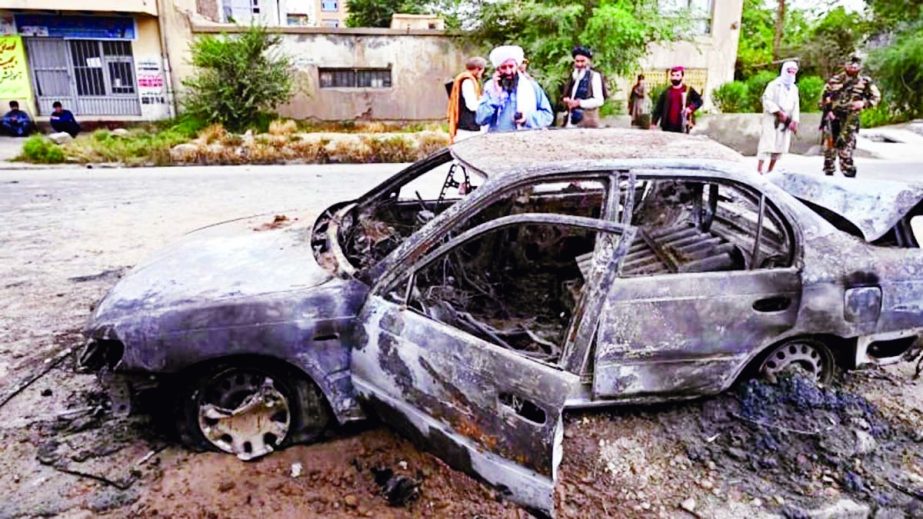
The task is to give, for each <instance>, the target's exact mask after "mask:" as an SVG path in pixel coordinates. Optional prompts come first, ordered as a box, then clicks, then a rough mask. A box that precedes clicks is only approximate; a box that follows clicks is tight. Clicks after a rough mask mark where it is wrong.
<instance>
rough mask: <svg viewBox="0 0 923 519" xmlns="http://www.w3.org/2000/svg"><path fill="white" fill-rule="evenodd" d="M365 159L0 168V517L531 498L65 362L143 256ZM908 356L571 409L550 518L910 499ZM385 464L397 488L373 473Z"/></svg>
mask: <svg viewBox="0 0 923 519" xmlns="http://www.w3.org/2000/svg"><path fill="white" fill-rule="evenodd" d="M376 168H377V167H366V168H363V167H353V168H338V167H321V168H264V169H260V168H257V170H256V171H254V170H245V169H236V168H235V169H232V168H222V169H212V170H209V171H206V172H203V171H196V170H195V168H188V169H187V170H183V171H161V170H151V171H138V170H136V171H133V172H132V173H131V175H130V176H129V175H126V174H125V173H124V172H102V173H97V172H86V171H81V170H71V171H70V172H57V173H54V172H42V173H36V172H21V173H18V174H13V173H0V215H2V218H0V221H2V222H3V226H2V229H0V243H2V244H3V247H2V248H0V307H2V308H3V311H2V313H0V453H2V454H0V496H3V497H2V498H0V517H33V516H42V517H44V516H57V517H65V518H78V517H80V518H82V517H97V516H104V517H128V516H131V517H176V518H180V517H195V518H198V517H215V518H219V517H221V518H223V517H259V516H266V515H269V514H273V515H276V516H281V517H315V516H316V517H361V516H367V517H510V518H519V517H528V515H527V514H526V513H525V512H523V511H522V510H520V509H518V508H517V507H515V506H513V505H510V504H508V503H504V502H503V501H502V499H501V498H500V496H499V495H498V494H497V493H496V492H495V491H493V490H491V489H490V488H488V487H486V486H484V485H481V484H480V483H478V482H476V481H474V480H472V479H471V478H468V477H467V476H465V475H463V474H460V473H458V472H455V471H453V470H451V469H449V468H448V467H447V466H445V465H444V464H443V463H442V462H441V461H439V460H438V459H437V458H435V457H433V456H431V455H428V454H426V453H423V452H421V451H420V450H418V449H416V448H415V447H414V446H413V445H412V444H410V443H409V442H408V441H406V440H404V439H402V438H401V437H399V436H397V435H395V434H394V433H392V432H391V431H390V430H389V429H388V428H387V427H386V426H384V425H381V424H378V423H375V422H370V423H367V424H364V425H361V426H357V427H351V428H349V429H346V430H342V429H340V430H335V431H332V432H331V434H330V437H329V438H327V439H325V441H323V442H321V443H318V444H314V445H304V446H295V447H292V448H289V449H286V450H285V451H282V452H278V453H275V454H273V455H271V456H268V457H266V458H263V459H261V460H258V461H255V462H250V463H244V462H241V461H238V460H237V459H236V458H234V457H231V456H227V455H221V454H216V453H195V452H190V451H187V450H185V449H183V448H182V447H179V446H178V445H176V443H175V442H174V440H173V439H172V437H171V436H170V435H169V434H168V433H167V432H166V429H167V428H168V424H166V423H164V422H163V421H161V420H155V419H153V418H151V417H149V416H137V417H131V418H128V419H116V418H113V417H112V416H111V414H110V413H109V412H108V410H107V402H106V399H105V397H104V396H103V395H102V394H101V393H100V391H99V386H98V384H97V383H96V381H95V379H94V377H93V376H91V375H83V374H77V373H75V372H74V371H73V369H72V366H73V356H72V355H69V354H68V353H67V352H68V351H69V349H70V348H74V347H76V346H78V345H79V344H80V340H81V339H80V336H79V333H78V332H79V329H80V327H81V326H82V324H83V323H84V322H85V320H86V318H87V317H88V315H89V311H90V308H91V306H92V305H93V304H94V303H95V302H96V301H97V300H98V299H99V298H100V297H101V296H102V295H103V294H104V293H105V291H106V290H107V289H108V288H109V287H111V286H112V285H113V284H114V283H115V282H116V281H117V280H118V278H119V276H120V275H122V274H123V273H124V272H125V271H126V269H128V268H129V267H130V266H131V265H133V264H135V263H136V262H138V261H140V260H141V259H142V258H143V257H144V256H145V255H146V254H148V253H150V252H152V251H153V250H155V249H156V248H158V247H160V246H162V245H163V244H164V243H166V242H167V241H170V240H171V239H175V238H176V237H178V236H179V235H181V234H182V233H184V232H187V231H189V230H191V229H194V228H197V227H199V226H201V225H205V224H208V223H213V222H215V221H220V220H224V219H228V218H233V217H238V216H246V215H250V214H256V213H262V212H268V213H269V216H268V217H267V218H268V220H267V221H271V219H272V213H276V214H278V213H280V212H282V210H285V209H288V208H296V207H304V205H305V204H304V199H305V194H306V193H307V194H309V196H308V197H309V198H310V199H311V201H312V205H311V207H307V209H309V210H313V209H317V208H318V207H321V208H322V207H325V206H326V205H327V204H328V203H330V202H332V201H333V200H341V199H345V198H348V197H349V196H351V195H353V194H355V192H356V191H357V190H358V191H362V190H365V189H367V187H368V186H370V185H371V184H372V183H374V182H377V181H379V180H381V179H383V178H384V177H385V176H387V175H388V174H389V173H390V172H391V171H393V170H394V167H393V166H389V167H383V168H377V169H376ZM257 173H258V174H257ZM320 185H323V186H325V187H324V189H325V191H324V195H323V196H321V195H319V194H317V193H319V191H318V189H319V187H318V186H320ZM913 375H914V366H913V365H911V364H906V363H905V364H902V365H898V366H892V367H888V368H884V369H873V370H865V371H860V372H853V373H849V374H846V375H844V376H842V377H840V378H839V379H838V380H837V382H836V383H835V384H834V385H833V386H832V387H829V388H818V387H816V386H814V385H812V384H810V383H807V382H806V381H804V380H803V379H800V378H797V377H793V378H786V379H784V380H782V381H780V383H778V384H777V385H770V384H767V383H764V382H749V383H746V384H742V385H740V386H739V387H737V388H735V389H733V390H732V391H729V392H728V393H726V394H724V395H721V396H719V397H716V398H710V399H703V400H699V401H695V402H689V403H682V404H672V405H662V406H644V407H625V408H619V409H614V410H608V411H593V412H590V411H586V412H579V413H571V414H570V415H568V416H567V417H566V429H565V440H564V450H565V456H564V461H563V463H562V466H561V468H560V471H559V476H560V482H559V484H558V488H557V497H558V510H559V515H560V516H563V517H652V516H653V517H720V518H736V517H776V516H784V517H791V518H801V517H875V518H899V517H923V381H921V380H919V379H914V378H913ZM30 381H34V382H32V383H31V384H30V385H28V386H27V387H25V388H24V389H23V388H22V387H23V383H25V382H30ZM299 467H300V468H299ZM388 476H391V479H392V480H393V479H394V477H401V478H403V481H405V482H407V486H406V487H402V488H398V489H396V490H394V491H393V492H391V493H390V494H389V493H387V492H385V491H384V490H383V485H382V484H383V483H385V480H388V479H389V477H388ZM413 485H419V486H418V488H417V491H416V493H417V497H416V498H415V499H413V495H414V492H413V491H412V490H413V489H412V486H413ZM388 496H390V497H391V498H393V499H396V500H397V501H401V500H403V499H407V502H406V503H404V504H401V505H399V506H392V505H391V504H390V503H389V501H388V499H387V498H388Z"/></svg>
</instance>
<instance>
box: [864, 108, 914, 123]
mask: <svg viewBox="0 0 923 519" xmlns="http://www.w3.org/2000/svg"><path fill="white" fill-rule="evenodd" d="M907 120H909V117H907V115H906V114H903V113H900V112H894V111H892V110H891V108H890V107H889V106H888V105H887V104H886V103H880V104H879V105H878V106H875V107H873V108H868V109H865V110H862V112H861V113H860V114H859V124H860V125H861V126H862V127H863V128H874V127H876V126H884V125H886V124H897V123H902V122H905V121H907Z"/></svg>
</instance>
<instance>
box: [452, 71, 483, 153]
mask: <svg viewBox="0 0 923 519" xmlns="http://www.w3.org/2000/svg"><path fill="white" fill-rule="evenodd" d="M486 67H487V60H486V59H484V58H481V57H478V56H475V57H473V58H469V59H468V63H466V64H465V71H464V72H462V73H461V74H459V75H458V76H456V77H455V80H454V81H453V82H452V83H451V85H452V86H451V87H450V88H449V107H448V109H447V110H446V116H447V118H448V119H449V142H450V143H454V142H456V141H460V140H462V139H467V138H468V137H473V136H475V135H477V134H479V133H481V127H480V126H478V125H477V123H476V122H474V115H475V111H476V110H477V109H478V104H479V103H480V101H481V76H483V75H484V69H485V68H486Z"/></svg>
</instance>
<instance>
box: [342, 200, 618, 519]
mask: <svg viewBox="0 0 923 519" xmlns="http://www.w3.org/2000/svg"><path fill="white" fill-rule="evenodd" d="M525 224H553V225H557V226H571V227H576V228H581V229H592V230H594V231H597V232H599V233H600V235H602V234H603V233H605V239H600V240H597V242H596V246H595V252H594V253H593V265H592V270H591V274H589V275H588V278H589V279H590V280H592V279H593V278H595V277H598V276H600V275H601V274H602V273H604V272H607V271H609V272H611V271H614V270H615V269H616V268H617V264H618V261H619V260H620V258H621V256H623V255H624V253H625V252H626V251H627V244H626V243H624V242H623V240H622V239H621V238H622V235H623V234H624V233H625V231H626V229H627V228H626V227H625V226H623V225H620V224H616V223H611V222H606V221H604V220H598V219H590V218H581V217H570V216H562V215H550V214H544V215H542V214H538V215H536V214H520V215H515V216H506V217H502V218H498V219H495V220H492V221H490V222H487V223H484V224H482V225H479V226H477V227H475V228H473V229H471V230H469V231H467V232H465V233H463V234H461V235H460V236H458V237H457V238H454V239H452V240H451V241H449V242H448V243H446V244H445V245H443V246H441V247H439V248H438V249H437V250H436V251H434V252H432V253H430V254H428V255H427V256H425V257H424V258H423V259H421V260H419V261H418V262H416V263H413V264H411V265H406V266H398V267H397V268H396V269H395V270H396V271H397V272H401V271H404V272H406V273H407V274H406V277H405V278H403V279H406V281H403V280H402V281H400V282H398V283H396V284H393V283H386V284H379V285H378V286H376V287H375V288H374V289H373V291H372V295H371V296H370V297H369V299H368V301H367V303H366V304H365V306H364V307H363V309H362V311H361V312H360V315H359V326H358V327H357V328H358V332H357V337H356V340H355V349H354V350H353V352H352V360H351V373H352V381H353V384H354V387H355V389H356V392H357V394H358V395H359V397H360V398H361V399H362V401H363V403H364V404H366V405H367V406H369V407H371V408H372V409H374V410H375V412H376V413H377V414H378V415H379V416H381V417H382V419H383V420H384V421H385V422H386V423H388V424H389V425H391V426H393V427H395V428H397V429H398V430H400V431H401V432H403V433H404V434H405V435H407V436H408V437H409V438H411V439H412V440H413V441H414V443H415V444H417V445H420V446H424V447H426V448H428V449H429V450H431V451H432V452H434V453H435V454H436V455H437V456H439V457H440V458H441V459H442V460H443V461H445V462H446V463H448V464H449V465H451V466H453V467H455V468H457V469H459V470H462V471H465V472H467V473H469V474H471V475H474V476H476V477H478V478H480V479H482V480H484V481H486V482H487V483H489V484H491V485H492V486H494V487H496V488H497V489H499V490H501V492H502V493H503V494H505V495H506V496H507V497H508V498H509V499H510V500H512V501H514V502H516V503H519V504H521V505H522V506H524V507H526V508H527V509H529V510H530V511H532V512H533V513H535V514H538V515H542V516H552V515H553V512H554V506H553V503H554V498H553V495H554V492H553V489H554V481H555V476H556V470H557V466H558V464H559V463H560V461H561V456H562V451H561V444H562V441H563V422H562V411H563V408H564V403H565V400H566V399H567V397H568V396H569V395H571V394H572V393H573V392H574V390H575V388H576V387H577V386H578V385H579V382H580V381H579V377H578V376H577V375H576V374H575V373H571V372H568V371H566V370H564V369H562V368H560V367H559V366H558V365H555V364H552V363H548V362H542V361H538V360H536V359H535V358H529V357H528V356H526V355H525V354H523V353H521V352H518V351H515V350H513V349H510V348H508V347H503V346H499V345H498V344H496V343H494V342H495V341H489V340H484V338H482V337H478V336H475V335H473V334H472V333H469V332H470V330H467V331H466V330H465V329H461V328H459V327H456V326H452V325H449V324H446V323H445V322H440V321H438V320H436V319H433V318H431V317H428V316H427V315H425V312H423V311H421V310H420V309H418V308H414V307H411V306H409V305H408V302H411V301H413V300H415V299H413V298H411V293H412V291H413V290H415V289H418V288H419V286H418V284H417V283H416V281H415V278H417V277H418V276H424V275H425V273H426V272H429V271H428V270H426V269H428V268H429V266H430V265H433V264H436V263H435V262H436V261H437V260H440V259H444V258H448V257H450V255H451V254H455V253H456V251H458V250H460V249H459V248H460V247H462V246H464V245H466V244H468V243H469V242H471V241H472V240H474V239H475V238H477V237H479V236H484V235H486V233H489V232H493V231H496V230H503V229H506V228H507V227H510V226H514V225H525ZM630 234H631V233H630V232H629V233H628V235H629V236H628V239H629V240H630ZM492 243H493V242H492ZM526 245H527V244H523V246H524V247H525V246H526ZM575 266H576V265H575ZM387 277H388V276H385V278H387ZM595 286H596V285H595V284H594V282H592V281H588V282H587V284H586V287H587V288H588V289H587V290H585V291H584V292H583V294H585V295H586V296H587V297H584V299H583V300H582V301H581V303H580V304H579V305H578V308H581V309H587V308H591V307H593V306H594V305H593V304H592V303H591V302H589V301H588V299H587V298H590V299H592V298H593V297H595V298H596V300H597V304H596V305H595V306H596V308H597V310H598V307H599V306H601V299H602V294H603V292H602V291H597V290H592V288H593V287H595ZM398 294H405V295H403V296H398ZM415 297H418V296H414V298H415ZM582 316H584V314H582V313H580V312H575V314H574V317H573V318H572V319H571V320H570V323H571V324H570V327H569V329H568V331H567V336H569V337H571V336H587V335H589V336H591V335H592V333H589V334H588V333H587V330H592V329H595V327H596V325H597V322H596V321H595V318H591V317H593V316H596V317H598V313H592V314H591V313H589V312H587V313H586V317H587V318H585V319H584V318H582ZM498 341H499V339H498ZM500 342H502V341H500Z"/></svg>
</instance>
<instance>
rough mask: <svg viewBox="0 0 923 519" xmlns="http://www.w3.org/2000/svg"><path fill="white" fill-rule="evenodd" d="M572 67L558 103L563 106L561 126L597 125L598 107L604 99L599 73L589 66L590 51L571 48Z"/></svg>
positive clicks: (591, 58) (586, 126) (582, 126)
mask: <svg viewBox="0 0 923 519" xmlns="http://www.w3.org/2000/svg"><path fill="white" fill-rule="evenodd" d="M571 56H573V58H574V71H573V72H572V73H571V76H570V78H569V80H568V81H567V84H566V85H565V86H564V92H563V98H562V99H561V105H562V107H563V108H564V109H565V110H567V115H566V116H565V117H564V127H565V128H571V127H575V126H576V127H580V128H599V107H600V106H602V105H603V103H604V102H605V101H606V97H605V96H606V92H605V87H604V85H603V77H602V74H600V73H599V72H596V71H595V70H593V51H591V50H590V49H588V48H586V47H575V48H574V50H573V51H571Z"/></svg>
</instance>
